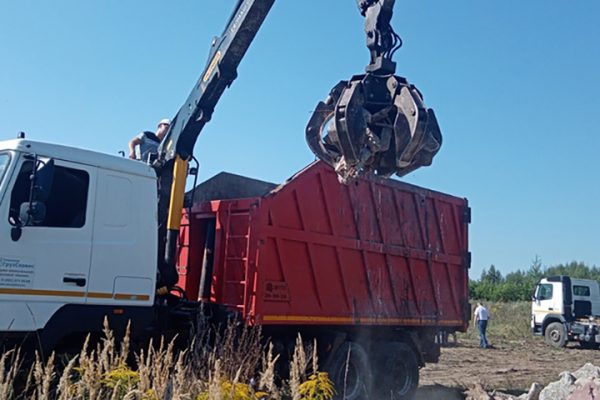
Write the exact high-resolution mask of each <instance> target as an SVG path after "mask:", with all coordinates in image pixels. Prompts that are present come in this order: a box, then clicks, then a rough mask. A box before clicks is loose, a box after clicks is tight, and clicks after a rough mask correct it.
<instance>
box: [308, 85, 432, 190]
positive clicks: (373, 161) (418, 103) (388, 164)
mask: <svg viewBox="0 0 600 400" xmlns="http://www.w3.org/2000/svg"><path fill="white" fill-rule="evenodd" d="M306 140H307V142H308V146H309V147H310V149H311V150H312V152H313V153H314V154H315V155H316V156H317V157H318V158H319V159H321V160H322V161H324V162H325V163H327V164H329V165H331V166H332V167H333V168H334V169H335V170H336V172H337V174H338V177H339V179H340V182H343V183H350V182H352V181H353V180H354V179H355V178H356V177H358V176H359V175H361V174H369V173H373V174H376V175H380V176H384V177H389V176H391V175H392V174H394V173H395V174H397V175H398V176H404V175H406V174H407V173H409V172H411V171H414V170H415V169H417V168H419V167H421V166H428V165H431V162H432V160H433V157H434V156H435V154H436V153H437V152H438V150H439V149H440V147H441V144H442V134H441V132H440V128H439V126H438V122H437V119H436V117H435V114H434V112H433V110H431V109H428V108H426V107H425V105H424V104H423V98H422V96H421V93H420V92H419V91H418V90H417V88H416V87H414V86H413V85H411V84H409V83H408V82H407V81H406V79H405V78H402V77H399V76H395V75H387V76H379V75H375V74H366V75H357V76H354V77H352V79H351V80H349V81H341V82H340V83H338V84H337V85H336V86H334V88H333V89H332V90H331V92H330V93H329V96H328V97H327V99H326V100H325V101H323V102H319V104H318V105H317V107H316V109H315V111H314V113H313V115H312V117H311V119H310V121H309V122H308V125H307V127H306Z"/></svg>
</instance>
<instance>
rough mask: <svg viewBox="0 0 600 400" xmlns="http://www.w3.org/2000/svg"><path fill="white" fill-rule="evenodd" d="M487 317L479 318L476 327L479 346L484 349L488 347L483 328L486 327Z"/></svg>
mask: <svg viewBox="0 0 600 400" xmlns="http://www.w3.org/2000/svg"><path fill="white" fill-rule="evenodd" d="M487 323H488V322H487V319H485V320H483V319H480V320H479V321H477V327H478V328H479V347H481V348H483V349H486V348H488V347H489V344H488V341H487V338H486V337H485V330H486V329H487Z"/></svg>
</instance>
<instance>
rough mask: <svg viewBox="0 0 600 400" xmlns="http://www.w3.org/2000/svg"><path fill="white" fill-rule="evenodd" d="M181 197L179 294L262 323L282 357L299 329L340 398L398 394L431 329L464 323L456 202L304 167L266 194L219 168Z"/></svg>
mask: <svg viewBox="0 0 600 400" xmlns="http://www.w3.org/2000/svg"><path fill="white" fill-rule="evenodd" d="M190 195H191V196H194V194H193V193H190ZM194 200H195V201H194V205H193V206H192V207H191V208H190V209H189V210H188V212H187V213H185V215H184V217H183V218H184V220H183V224H182V226H183V227H182V233H181V243H180V247H179V263H178V271H179V276H180V280H179V285H180V286H181V287H182V288H183V289H184V290H185V293H186V295H187V297H188V299H190V300H200V301H203V302H205V303H209V304H216V305H219V306H221V307H222V308H224V309H226V310H228V311H229V312H231V313H234V314H235V315H237V316H239V317H240V318H241V320H242V321H244V322H245V323H246V324H248V325H261V326H262V329H263V332H264V333H265V334H266V335H268V336H269V337H270V338H271V340H273V341H274V342H275V343H276V344H277V346H278V348H279V349H280V350H282V352H283V353H285V351H286V350H289V348H290V347H291V346H293V343H294V338H295V337H296V335H297V334H298V332H300V333H301V334H302V335H303V337H305V338H316V339H317V341H318V343H319V349H320V360H321V361H322V364H323V366H324V368H325V369H326V370H327V371H329V372H330V375H331V377H332V379H333V380H334V382H340V381H345V382H346V389H345V392H346V397H345V398H348V399H360V398H366V397H364V396H365V393H370V390H371V389H372V388H373V389H377V390H376V391H379V392H380V393H381V394H382V395H385V396H387V398H390V396H389V393H390V392H391V393H393V394H394V396H395V397H393V398H410V397H411V396H412V393H413V392H414V390H415V388H416V386H417V384H418V369H419V368H420V367H421V366H423V365H425V363H426V362H437V360H438V358H439V346H438V345H437V344H436V343H435V340H434V337H435V334H436V333H437V332H439V331H440V330H444V331H446V332H453V331H464V330H466V328H467V325H468V321H469V317H470V306H469V302H468V294H469V290H468V268H469V264H470V253H469V252H468V224H469V222H470V209H469V207H468V203H467V200H466V199H462V198H457V197H454V196H450V195H447V194H443V193H439V192H435V191H431V190H427V189H423V188H420V187H417V186H414V185H409V184H406V183H403V182H400V181H396V180H390V179H386V180H384V179H379V178H373V177H370V178H361V179H359V180H358V181H357V182H355V183H353V184H351V185H347V186H346V185H342V184H340V183H338V180H337V176H336V174H335V172H334V171H333V170H332V169H331V168H330V167H329V166H327V165H325V164H323V163H322V162H315V163H313V164H311V165H309V166H308V167H307V168H305V169H304V170H302V171H300V172H298V173H297V174H296V175H294V176H293V177H292V178H290V179H289V180H287V181H286V182H284V183H283V184H281V185H278V186H277V185H273V184H268V183H265V182H260V181H255V180H251V179H248V178H243V177H240V176H234V175H230V174H220V175H217V176H216V177H214V178H213V179H211V180H209V181H207V182H205V183H204V184H202V185H200V187H198V188H197V190H196V191H195V199H194ZM348 353H349V354H350V356H348ZM348 357H349V358H348ZM348 359H349V360H350V376H351V377H352V379H350V381H349V380H348V372H347V371H346V368H345V364H346V361H347V360H348ZM383 372H386V373H383ZM344 378H345V379H344Z"/></svg>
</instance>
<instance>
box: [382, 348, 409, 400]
mask: <svg viewBox="0 0 600 400" xmlns="http://www.w3.org/2000/svg"><path fill="white" fill-rule="evenodd" d="M373 361H374V364H375V368H376V373H375V376H376V378H375V382H374V386H373V387H374V388H376V395H377V396H376V398H377V399H392V400H409V399H412V398H413V396H414V394H415V391H416V390H417V386H419V364H418V362H417V356H416V354H415V352H414V351H413V349H412V348H411V347H410V346H409V345H407V344H406V343H402V342H393V343H388V344H385V345H383V346H381V347H380V348H379V349H378V350H377V351H376V353H375V357H374V359H373Z"/></svg>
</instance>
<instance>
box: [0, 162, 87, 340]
mask: <svg viewBox="0 0 600 400" xmlns="http://www.w3.org/2000/svg"><path fill="white" fill-rule="evenodd" d="M37 162H38V165H39V163H40V162H42V163H43V162H44V161H37ZM34 163H35V160H33V158H32V157H31V156H24V155H21V156H20V157H19V159H18V163H17V166H16V169H15V170H14V173H13V174H12V175H13V176H12V177H11V180H10V182H9V185H8V188H7V191H6V193H5V196H4V198H3V199H2V203H1V204H0V229H1V230H2V232H3V233H2V235H1V239H0V240H1V241H2V243H1V246H0V315H2V322H3V323H6V324H8V325H10V329H9V330H11V331H32V330H36V329H40V328H43V327H44V326H45V324H46V323H47V322H48V320H49V319H50V318H51V317H52V315H54V313H55V312H56V311H57V310H58V309H60V308H61V307H63V306H64V305H66V304H82V303H85V302H86V300H87V289H88V274H89V268H90V258H91V249H92V228H93V222H94V221H93V219H94V212H93V210H94V201H95V200H94V199H95V196H94V195H93V194H94V193H93V192H94V190H93V188H94V184H95V180H96V169H95V167H90V166H85V165H81V164H76V163H71V162H68V161H63V160H54V167H53V178H52V180H51V183H50V187H49V192H48V193H47V198H45V199H44V201H43V208H44V210H45V212H44V213H43V214H45V215H43V217H42V218H40V219H36V220H35V221H34V220H31V219H29V218H27V220H26V221H23V220H22V219H24V218H25V217H24V216H23V212H22V209H23V205H25V206H27V203H29V202H30V199H31V197H30V194H31V190H32V189H31V187H32V184H31V183H32V182H31V175H32V171H33V169H34V168H35V166H34ZM15 230H17V231H19V234H18V235H14V234H13V233H14V232H15ZM5 328H6V327H2V330H4V329H5Z"/></svg>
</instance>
